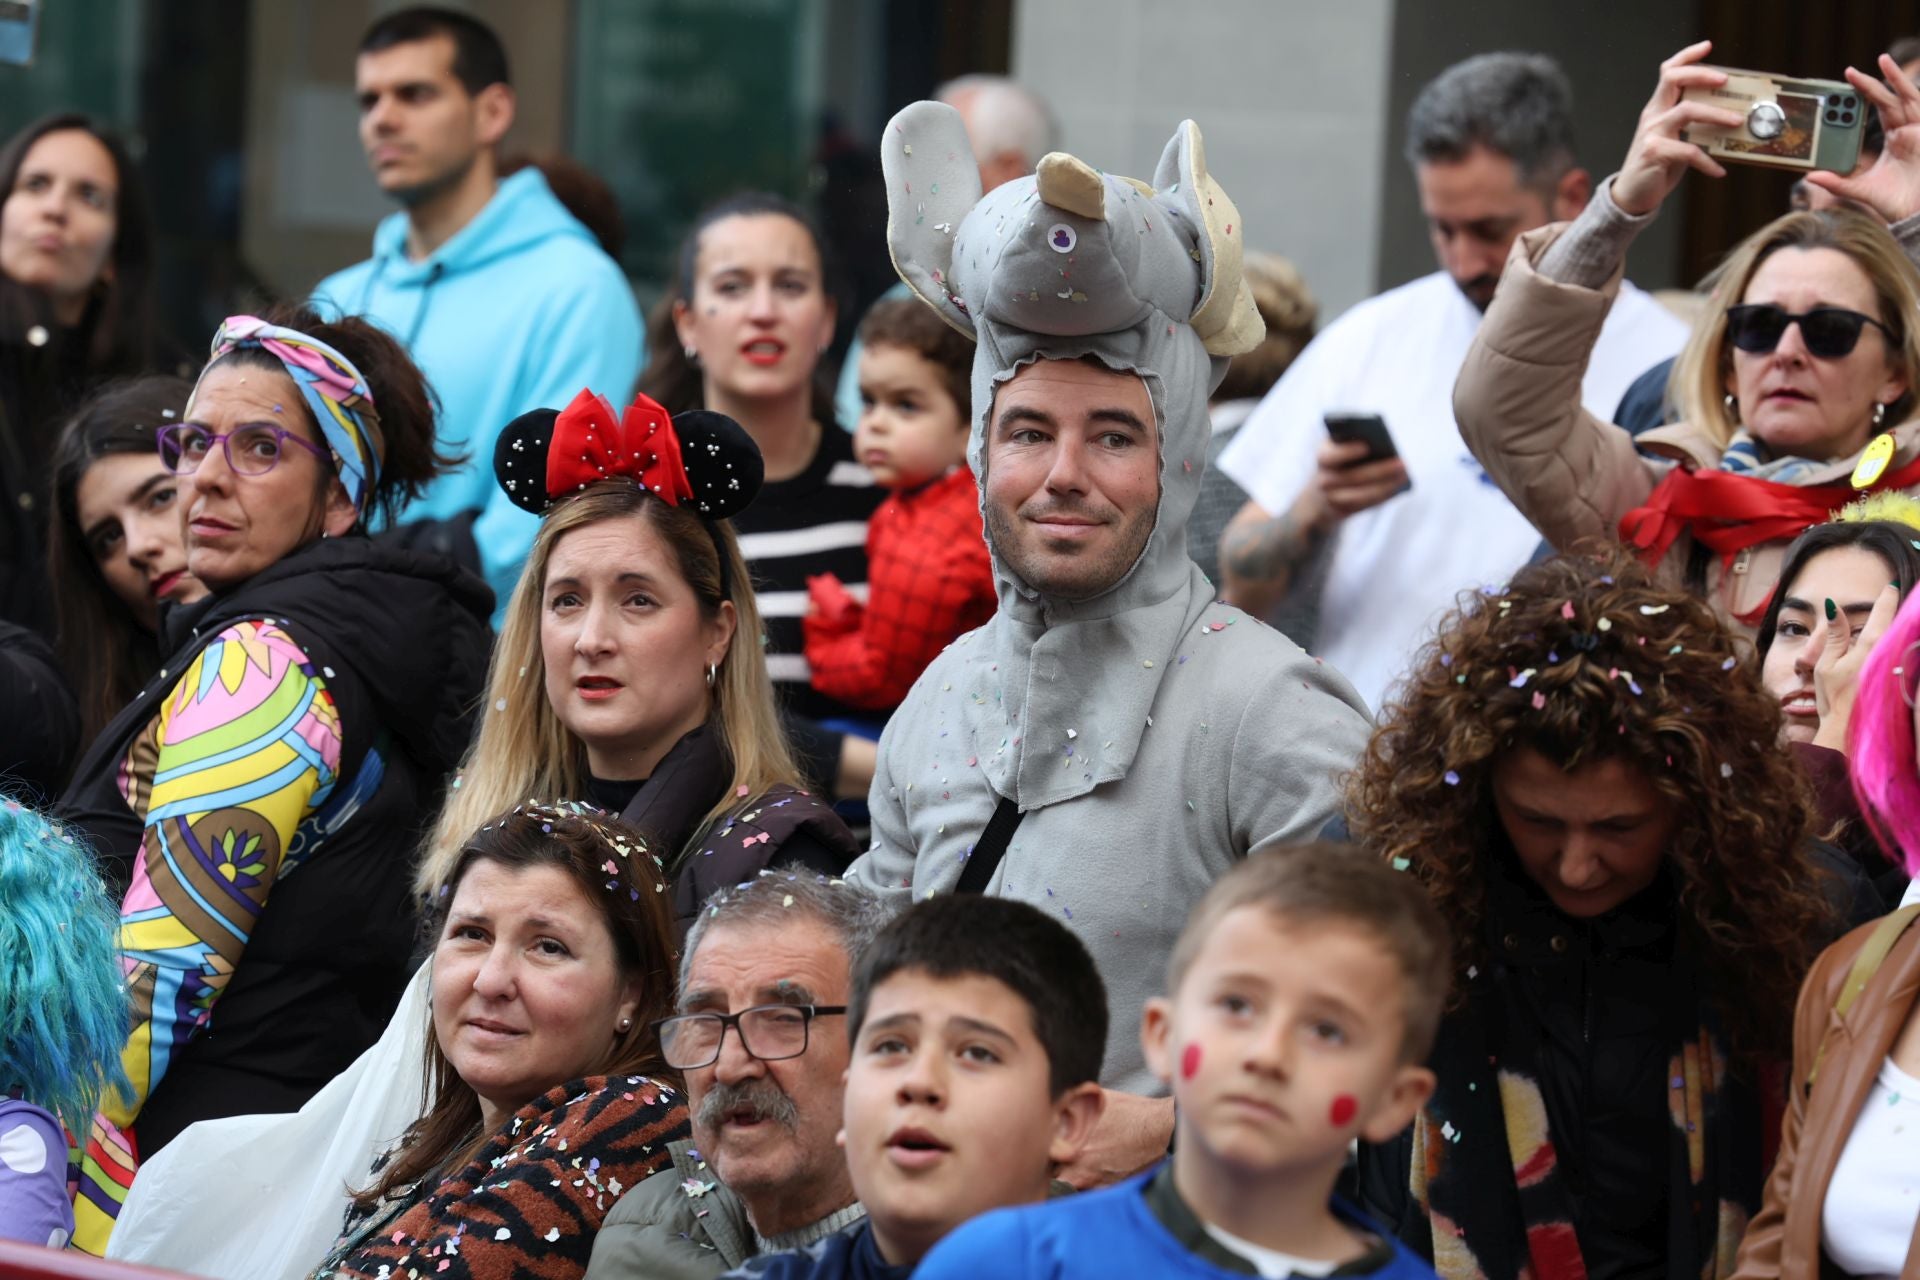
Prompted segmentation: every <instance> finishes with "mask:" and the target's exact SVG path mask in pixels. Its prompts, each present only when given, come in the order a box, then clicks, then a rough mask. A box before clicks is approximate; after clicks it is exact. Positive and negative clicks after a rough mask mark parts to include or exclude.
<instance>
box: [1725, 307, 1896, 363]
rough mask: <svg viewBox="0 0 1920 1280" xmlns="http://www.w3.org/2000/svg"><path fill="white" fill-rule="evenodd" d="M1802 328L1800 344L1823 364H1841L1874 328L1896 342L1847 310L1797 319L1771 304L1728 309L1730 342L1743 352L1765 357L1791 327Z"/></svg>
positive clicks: (1802, 315)
mask: <svg viewBox="0 0 1920 1280" xmlns="http://www.w3.org/2000/svg"><path fill="white" fill-rule="evenodd" d="M1790 324H1797V325H1799V326H1800V341H1801V342H1803V343H1805V344H1806V347H1807V354H1808V355H1814V356H1819V357H1820V358H1821V359H1823V360H1837V359H1839V358H1840V357H1841V356H1844V355H1846V354H1848V353H1849V352H1851V351H1852V350H1853V349H1854V347H1855V346H1856V345H1857V344H1858V343H1859V341H1860V330H1861V329H1863V328H1865V327H1866V326H1867V325H1872V326H1873V327H1874V328H1876V329H1878V330H1879V331H1880V332H1881V333H1883V334H1885V335H1886V338H1887V341H1888V342H1889V343H1891V342H1893V340H1894V338H1893V330H1891V329H1889V328H1887V326H1885V325H1884V324H1881V323H1880V322H1879V321H1878V320H1875V319H1874V318H1873V317H1872V316H1863V315H1861V314H1860V313H1859V312H1858V311H1848V310H1847V309H1846V308H1844V307H1815V308H1814V309H1813V310H1811V311H1803V312H1801V313H1800V314H1799V315H1794V314H1793V313H1792V312H1790V311H1787V310H1785V309H1783V308H1781V307H1777V306H1775V305H1774V304H1773V303H1771V302H1759V303H1746V304H1743V305H1741V306H1737V307H1728V308H1727V341H1728V342H1731V343H1732V344H1733V345H1734V346H1736V347H1738V348H1740V349H1741V350H1742V351H1746V352H1750V353H1751V354H1753V355H1756V356H1764V355H1767V354H1769V353H1771V352H1772V351H1773V349H1774V348H1775V347H1777V346H1779V345H1780V339H1781V338H1782V337H1784V336H1785V335H1786V332H1787V326H1788V325H1790Z"/></svg>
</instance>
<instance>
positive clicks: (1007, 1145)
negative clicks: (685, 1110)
mask: <svg viewBox="0 0 1920 1280" xmlns="http://www.w3.org/2000/svg"><path fill="white" fill-rule="evenodd" d="M847 1027H848V1034H849V1035H850V1036H851V1037H852V1043H853V1052H852V1056H851V1059H850V1060H849V1062H848V1065H847V1091H846V1104H845V1107H846V1110H845V1113H844V1127H843V1128H842V1130H841V1132H840V1144H841V1146H843V1147H844V1148H846V1152H847V1172H848V1174H849V1175H850V1176H851V1177H852V1179H853V1189H854V1191H855V1193H856V1194H857V1195H858V1196H859V1197H860V1203H861V1204H863V1205H865V1206H866V1210H867V1217H866V1219H865V1220H864V1221H863V1222H860V1223H858V1224H856V1225H854V1226H852V1227H849V1228H847V1229H846V1230H845V1231H843V1232H840V1233H838V1234H835V1235H831V1236H828V1237H827V1238H826V1239H824V1240H820V1241H816V1242H815V1243H813V1244H811V1245H808V1246H807V1247H806V1248H804V1249H796V1250H792V1251H790V1252H787V1253H776V1254H766V1255H762V1256H761V1257H757V1258H750V1259H748V1260H747V1262H746V1263H745V1264H743V1265H742V1266H741V1267H740V1268H738V1269H737V1270H735V1271H732V1272H729V1273H728V1275H729V1276H737V1277H748V1276H751V1277H760V1278H762V1280H765V1278H768V1277H772V1278H775V1280H905V1277H907V1276H909V1275H911V1274H912V1273H913V1269H914V1266H915V1265H916V1264H917V1263H918V1262H919V1261H920V1259H921V1258H922V1257H923V1256H925V1254H926V1252H927V1250H929V1249H931V1248H932V1247H933V1246H934V1244H935V1243H936V1242H937V1241H939V1239H940V1238H941V1237H942V1236H944V1235H945V1234H946V1233H947V1232H949V1231H951V1230H952V1229H953V1228H954V1227H956V1226H958V1225H959V1224H960V1223H962V1222H965V1221H967V1220H968V1219H969V1218H972V1217H974V1216H976V1215H978V1214H981V1213H985V1212H986V1211H987V1210H989V1209H997V1208H1002V1207H1004V1206H1009V1205H1020V1204H1034V1203H1038V1202H1039V1201H1041V1200H1043V1199H1045V1198H1046V1195H1047V1191H1048V1188H1049V1185H1050V1182H1051V1178H1052V1173H1053V1170H1054V1169H1055V1168H1056V1167H1057V1166H1059V1165H1063V1164H1067V1163H1070V1162H1071V1161H1072V1160H1074V1158H1075V1157H1077V1156H1078V1155H1079V1154H1080V1150H1081V1148H1082V1147H1083V1146H1084V1145H1085V1144H1086V1142H1087V1139H1088V1138H1089V1137H1090V1136H1091V1135H1092V1133H1093V1129H1094V1126H1095V1124H1096V1123H1097V1122H1098V1121H1099V1118H1100V1103H1101V1093H1100V1086H1099V1084H1098V1080H1099V1075H1100V1059H1101V1055H1102V1054H1103V1053H1104V1051H1105V1049H1106V1043H1107V992H1106V987H1105V985H1104V984H1102V982H1101V981H1100V974H1099V971H1098V970H1097V969H1095V968H1094V964H1093V958H1092V957H1091V956H1090V955H1088V954H1087V949H1086V947H1085V946H1084V945H1083V944H1082V943H1081V942H1080V940H1079V939H1078V938H1076V937H1075V936H1074V935H1073V933H1072V931H1070V930H1069V929H1068V928H1067V927H1066V926H1065V925H1064V924H1062V923H1060V922H1059V921H1057V920H1055V919H1053V918H1052V917H1051V916H1048V915H1047V914H1046V913H1045V912H1042V911H1040V910H1039V909H1038V908H1035V907H1032V906H1029V905H1027V904H1026V903H1022V902H1015V901H1013V900H1011V899H1007V898H988V897H980V896H976V895H973V894H963V895H956V896H951V897H938V898H932V899H929V900H927V901H925V902H922V903H920V904H919V905H917V906H914V907H911V908H909V909H908V910H907V911H905V912H903V913H902V914H901V915H900V916H899V917H898V918H896V919H895V920H894V921H893V922H892V923H890V924H889V925H888V926H887V927H886V928H885V929H884V930H882V931H881V933H880V935H879V936H878V937H877V938H875V939H874V941H873V943H872V945H870V946H869V947H868V948H867V949H866V951H865V953H864V954H863V955H862V956H861V957H860V959H859V961H858V962H857V964H856V966H855V969H854V976H853V991H852V994H851V995H850V996H849V997H848V1006H847Z"/></svg>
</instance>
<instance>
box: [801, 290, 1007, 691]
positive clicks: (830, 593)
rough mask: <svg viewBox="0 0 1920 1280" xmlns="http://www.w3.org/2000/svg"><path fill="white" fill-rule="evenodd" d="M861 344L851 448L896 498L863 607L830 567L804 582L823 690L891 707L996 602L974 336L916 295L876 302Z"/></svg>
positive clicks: (884, 511)
mask: <svg viewBox="0 0 1920 1280" xmlns="http://www.w3.org/2000/svg"><path fill="white" fill-rule="evenodd" d="M860 343H861V346H862V348H863V349H862V351H861V353H860V402H861V404H862V405H863V406H864V407H863V409H862V411H861V414H860V425H859V428H858V430H856V431H855V432H854V437H853V446H854V455H855V456H856V457H857V458H858V459H859V460H860V461H861V462H862V463H863V464H864V465H865V466H866V468H867V469H868V470H869V471H871V472H873V474H874V477H875V479H877V480H879V482H880V483H881V484H883V485H885V486H886V487H887V488H889V489H891V490H893V496H892V497H890V498H888V499H887V500H886V502H885V503H883V504H882V505H881V507H880V509H879V510H878V511H876V512H875V513H874V515H873V518H872V519H871V520H870V521H868V523H867V603H866V605H865V606H864V607H863V606H862V605H861V603H860V602H859V601H858V600H856V599H854V598H853V596H851V595H849V594H848V592H847V589H846V588H845V587H844V586H842V585H841V583H840V580H839V579H838V578H835V577H833V576H832V575H831V574H821V575H818V576H816V577H812V578H809V579H807V593H808V595H809V596H810V597H811V600H812V604H813V609H812V611H811V612H810V613H808V615H807V617H806V619H805V628H806V640H807V665H808V666H809V667H811V668H812V671H813V687H814V688H815V689H818V690H819V691H820V692H821V693H824V694H827V695H829V696H830V697H834V698H838V699H840V700H841V701H843V702H849V703H852V704H853V705H855V706H859V707H872V708H881V709H884V708H890V707H892V706H894V705H895V704H896V703H898V702H899V701H900V700H901V699H902V698H904V697H906V696H907V690H908V689H910V688H912V687H913V682H914V681H915V680H916V679H918V678H919V675H920V673H921V672H922V671H924V670H926V667H927V664H928V663H929V662H932V661H933V659H934V656H935V655H936V654H938V653H939V652H940V650H942V649H944V648H945V647H946V646H947V645H949V644H951V643H952V642H953V641H954V639H956V638H957V637H958V636H960V635H962V634H964V633H965V632H968V631H971V630H972V629H973V628H975V627H977V626H979V625H981V624H982V623H984V622H985V621H986V620H987V619H988V618H990V617H992V616H993V611H994V609H995V608H996V606H997V601H996V600H995V597H994V592H993V565H992V563H991V562H990V561H989V560H988V558H987V543H986V539H985V537H984V536H983V535H982V533H981V530H980V494H979V490H978V488H977V487H976V486H975V484H974V479H973V473H972V472H971V471H969V470H967V465H966V453H967V409H966V406H967V405H968V404H969V403H970V401H971V399H972V396H971V393H970V390H969V386H970V383H969V379H970V378H971V376H972V370H973V343H971V342H970V341H968V340H967V338H966V337H965V336H964V335H962V334H960V333H959V332H957V331H955V330H954V329H952V328H950V327H948V325H947V323H946V321H944V320H942V319H941V318H940V317H939V315H938V314H937V313H936V312H935V311H934V310H933V308H931V307H929V306H927V304H926V303H924V302H921V301H920V300H919V299H918V298H902V299H897V300H893V299H889V300H883V301H881V302H878V303H876V304H875V305H874V307H873V309H872V310H871V311H869V312H868V313H867V317H866V319H865V320H863V321H862V322H861V324H860Z"/></svg>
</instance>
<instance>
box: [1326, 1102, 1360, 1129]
mask: <svg viewBox="0 0 1920 1280" xmlns="http://www.w3.org/2000/svg"><path fill="white" fill-rule="evenodd" d="M1358 1110H1360V1104H1359V1103H1358V1102H1357V1101H1355V1100H1354V1096H1353V1095H1352V1094H1350V1093H1343V1094H1341V1095H1340V1096H1339V1097H1337V1098H1335V1099H1334V1100H1333V1107H1332V1109H1331V1110H1330V1111H1329V1112H1328V1113H1327V1118H1328V1119H1329V1120H1331V1121H1333V1127H1334V1128H1336V1129H1343V1128H1345V1127H1346V1125H1347V1123H1348V1122H1349V1121H1351V1120H1352V1119H1353V1116H1354V1113H1355V1112H1356V1111H1358Z"/></svg>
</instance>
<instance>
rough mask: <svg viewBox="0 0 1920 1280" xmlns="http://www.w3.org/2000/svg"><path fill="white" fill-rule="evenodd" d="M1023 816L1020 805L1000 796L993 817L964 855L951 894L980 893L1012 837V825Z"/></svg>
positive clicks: (1015, 824) (1015, 825)
mask: <svg viewBox="0 0 1920 1280" xmlns="http://www.w3.org/2000/svg"><path fill="white" fill-rule="evenodd" d="M1025 816H1026V815H1025V814H1023V813H1021V812H1020V806H1019V805H1017V804H1015V803H1014V802H1013V801H1011V800H1009V799H1007V798H1006V797H1004V796H1002V797H1001V799H1000V803H999V804H998V805H997V806H996V807H995V808H994V811H993V816H992V817H991V818H988V819H987V829H986V830H985V831H983V832H981V833H980V839H979V841H978V842H977V843H975V845H974V846H973V852H972V853H970V854H968V855H967V865H966V866H964V867H962V868H961V869H960V883H959V884H957V885H955V886H954V892H955V893H983V892H985V891H986V887H987V881H989V880H991V879H993V873H994V870H995V868H997V867H999V865H1000V859H1001V858H1002V857H1004V856H1005V855H1006V852H1007V845H1008V844H1009V843H1010V842H1011V841H1012V840H1013V832H1014V828H1016V827H1018V826H1019V825H1020V819H1021V818H1023V817H1025Z"/></svg>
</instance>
